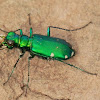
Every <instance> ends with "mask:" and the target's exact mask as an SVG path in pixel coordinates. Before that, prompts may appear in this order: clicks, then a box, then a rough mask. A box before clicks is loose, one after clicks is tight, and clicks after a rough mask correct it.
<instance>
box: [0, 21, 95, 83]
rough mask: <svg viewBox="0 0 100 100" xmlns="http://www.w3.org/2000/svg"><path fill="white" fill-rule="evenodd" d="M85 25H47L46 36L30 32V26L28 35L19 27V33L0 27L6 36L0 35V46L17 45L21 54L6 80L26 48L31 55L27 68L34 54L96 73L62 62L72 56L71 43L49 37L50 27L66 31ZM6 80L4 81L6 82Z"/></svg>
mask: <svg viewBox="0 0 100 100" xmlns="http://www.w3.org/2000/svg"><path fill="white" fill-rule="evenodd" d="M88 24H90V23H88ZM88 24H87V25H88ZM87 25H85V26H83V27H81V28H78V29H74V30H68V29H63V28H59V27H53V26H49V27H48V29H47V36H44V35H39V34H32V28H30V37H28V36H26V35H23V32H22V30H21V29H18V30H20V35H18V34H16V33H15V32H16V31H18V30H16V31H13V32H6V31H4V30H2V29H0V30H1V31H3V32H6V33H7V35H6V36H0V37H1V38H2V42H1V44H0V45H1V46H2V45H5V46H7V48H9V49H12V48H13V47H19V48H20V49H21V50H22V54H21V55H20V56H19V58H18V60H17V62H16V63H15V65H14V68H13V70H12V72H11V74H10V76H9V77H8V80H9V79H10V77H11V75H12V73H13V71H14V69H15V67H16V65H17V63H18V61H19V59H20V58H21V57H22V56H23V55H24V53H25V51H26V50H28V51H29V52H30V55H31V56H30V57H29V58H28V68H29V66H30V59H31V58H33V57H34V56H35V55H36V56H41V57H45V58H47V59H50V58H51V59H54V60H58V61H60V62H63V63H65V64H67V65H69V66H71V67H74V68H77V69H79V70H81V71H83V72H86V73H88V74H91V75H96V74H95V73H90V72H87V71H85V70H83V69H81V68H78V67H76V66H74V65H72V64H69V63H66V62H64V61H63V60H67V59H69V58H71V57H72V56H74V55H75V51H74V50H73V49H72V47H71V45H70V44H69V43H67V42H66V41H65V40H63V39H60V38H55V37H50V28H57V29H62V30H66V31H76V30H79V29H82V28H84V27H86V26H87ZM8 80H7V81H6V82H5V83H7V82H8ZM28 82H29V71H28ZM5 83H4V84H5ZM27 84H28V83H27Z"/></svg>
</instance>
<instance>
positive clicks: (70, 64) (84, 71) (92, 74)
mask: <svg viewBox="0 0 100 100" xmlns="http://www.w3.org/2000/svg"><path fill="white" fill-rule="evenodd" d="M56 60H58V61H60V62H63V63H64V64H67V65H69V66H71V67H74V68H77V69H79V70H81V71H83V72H85V73H87V74H91V75H96V76H97V74H96V73H91V72H88V71H85V70H83V69H81V68H79V67H76V66H74V65H72V64H69V63H67V62H64V61H62V60H59V59H56Z"/></svg>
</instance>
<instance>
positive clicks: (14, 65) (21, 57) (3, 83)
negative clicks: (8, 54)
mask: <svg viewBox="0 0 100 100" xmlns="http://www.w3.org/2000/svg"><path fill="white" fill-rule="evenodd" d="M23 55H24V53H22V54H21V55H20V56H19V58H18V60H17V61H16V63H15V65H14V67H13V69H12V71H11V73H10V75H9V77H8V79H7V81H6V82H5V83H3V85H5V84H6V83H7V82H8V81H9V79H10V77H11V76H12V74H13V72H14V69H15V68H16V65H17V63H18V62H19V60H20V58H22V57H23Z"/></svg>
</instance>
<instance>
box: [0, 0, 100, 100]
mask: <svg viewBox="0 0 100 100" xmlns="http://www.w3.org/2000/svg"><path fill="white" fill-rule="evenodd" d="M29 13H31V23H32V28H33V32H34V33H38V34H42V35H46V32H47V27H48V26H50V25H52V26H57V27H61V28H67V29H75V28H79V27H82V26H84V25H85V24H87V23H88V22H90V21H92V24H90V25H88V26H87V27H86V28H84V29H81V30H78V31H74V32H67V31H63V30H57V29H52V30H51V36H53V37H59V38H62V39H65V40H66V41H67V42H69V43H70V44H71V45H72V46H73V48H74V49H75V51H76V56H74V57H73V58H71V59H69V60H67V61H66V62H68V63H71V64H73V65H76V66H77V67H80V68H82V69H85V70H87V71H89V72H92V73H97V76H95V75H89V74H87V73H84V72H82V71H80V70H77V69H75V68H71V67H70V66H68V65H65V64H63V63H61V62H59V61H55V60H54V61H53V60H51V61H47V60H43V59H40V58H38V57H35V58H34V59H32V60H31V66H30V82H29V89H28V91H27V94H26V96H25V93H26V92H25V90H26V87H25V84H26V83H27V78H28V75H27V73H28V59H27V58H28V57H29V52H26V53H25V55H24V57H23V58H21V59H20V61H19V63H18V64H17V68H16V69H15V71H14V73H13V75H12V77H11V78H10V80H9V81H8V83H7V84H5V85H3V83H4V82H5V81H6V80H7V78H8V76H9V74H10V73H11V70H12V68H13V66H14V64H15V62H16V60H17V59H18V57H19V55H20V50H19V49H18V48H14V49H12V50H8V49H3V50H0V100H100V1H99V0H0V28H1V29H3V30H6V31H8V32H9V31H12V30H13V31H14V30H16V29H19V28H21V29H22V30H23V33H24V34H25V35H28V36H29V28H30V26H29V23H28V14H29ZM17 33H18V34H19V32H17ZM0 34H4V33H3V32H2V31H0Z"/></svg>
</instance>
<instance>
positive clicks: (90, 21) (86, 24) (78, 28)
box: [49, 21, 92, 31]
mask: <svg viewBox="0 0 100 100" xmlns="http://www.w3.org/2000/svg"><path fill="white" fill-rule="evenodd" d="M91 23H92V22H91V21H90V22H89V23H88V24H86V25H84V26H83V27H80V28H76V29H72V30H70V29H64V28H60V27H54V26H49V27H50V28H57V29H61V30H65V31H77V30H80V29H82V28H85V27H87V26H88V25H89V24H91Z"/></svg>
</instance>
